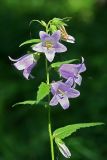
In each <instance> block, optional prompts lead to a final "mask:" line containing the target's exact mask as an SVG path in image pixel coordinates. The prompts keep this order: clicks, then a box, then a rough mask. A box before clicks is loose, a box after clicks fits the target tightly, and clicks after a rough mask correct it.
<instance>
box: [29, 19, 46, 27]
mask: <svg viewBox="0 0 107 160" xmlns="http://www.w3.org/2000/svg"><path fill="white" fill-rule="evenodd" d="M33 22H38V23H39V24H41V25H42V26H44V27H46V26H47V24H46V22H45V21H43V20H41V21H39V20H36V19H33V20H31V21H30V23H29V26H30V25H31V24H32V23H33Z"/></svg>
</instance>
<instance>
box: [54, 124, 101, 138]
mask: <svg viewBox="0 0 107 160" xmlns="http://www.w3.org/2000/svg"><path fill="white" fill-rule="evenodd" d="M103 124H104V123H101V122H96V123H78V124H72V125H68V126H65V127H62V128H58V129H56V130H55V131H54V133H53V137H54V138H56V137H58V138H60V139H64V138H66V137H68V136H70V135H71V134H72V133H74V132H76V131H77V130H78V129H80V128H86V127H93V126H98V125H103Z"/></svg>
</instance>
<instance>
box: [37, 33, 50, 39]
mask: <svg viewBox="0 0 107 160" xmlns="http://www.w3.org/2000/svg"><path fill="white" fill-rule="evenodd" d="M39 36H40V39H41V40H42V41H45V40H46V39H49V38H50V35H49V34H47V33H46V32H44V31H40V32H39Z"/></svg>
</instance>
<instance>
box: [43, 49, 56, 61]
mask: <svg viewBox="0 0 107 160" xmlns="http://www.w3.org/2000/svg"><path fill="white" fill-rule="evenodd" d="M45 56H46V58H47V60H48V61H49V62H52V61H53V59H54V57H55V50H54V49H53V48H50V49H46V50H45Z"/></svg>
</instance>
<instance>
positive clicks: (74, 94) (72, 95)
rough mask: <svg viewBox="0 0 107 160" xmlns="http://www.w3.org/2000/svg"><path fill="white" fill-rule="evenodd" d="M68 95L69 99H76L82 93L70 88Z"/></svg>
mask: <svg viewBox="0 0 107 160" xmlns="http://www.w3.org/2000/svg"><path fill="white" fill-rule="evenodd" d="M66 95H67V97H68V98H76V97H78V96H79V95H80V92H79V91H77V90H76V89H74V88H70V89H69V90H68V91H67V92H66Z"/></svg>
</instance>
